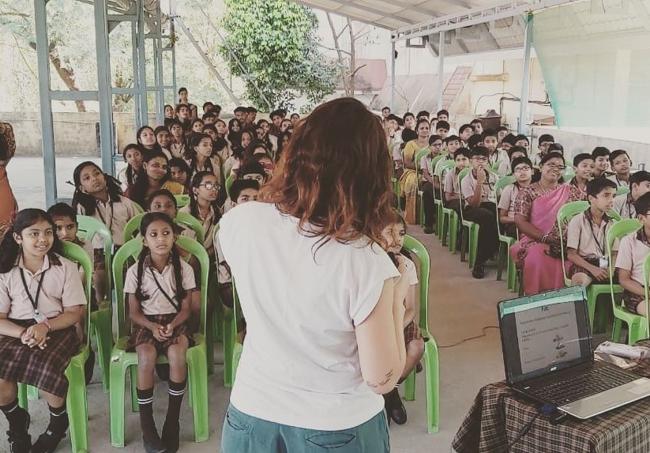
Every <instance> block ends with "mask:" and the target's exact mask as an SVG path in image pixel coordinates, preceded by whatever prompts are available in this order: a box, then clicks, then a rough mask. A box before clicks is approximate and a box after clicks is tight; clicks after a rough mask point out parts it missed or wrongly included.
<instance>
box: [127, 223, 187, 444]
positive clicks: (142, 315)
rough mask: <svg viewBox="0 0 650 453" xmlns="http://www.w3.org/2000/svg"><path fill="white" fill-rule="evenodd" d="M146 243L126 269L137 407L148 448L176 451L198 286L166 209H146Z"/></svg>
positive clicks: (143, 232)
mask: <svg viewBox="0 0 650 453" xmlns="http://www.w3.org/2000/svg"><path fill="white" fill-rule="evenodd" d="M140 235H141V236H142V238H143V243H144V247H143V248H142V252H140V256H139V257H138V262H137V263H136V264H134V265H132V266H131V267H129V269H128V270H127V272H126V278H125V281H124V296H125V298H126V300H127V301H128V307H129V318H130V320H131V323H132V326H133V328H132V332H131V336H130V338H129V342H128V348H129V349H130V350H135V352H136V353H137V355H138V368H137V374H138V380H137V392H138V406H139V408H140V426H141V429H142V440H143V443H144V449H145V451H147V452H161V453H162V452H176V451H178V444H179V417H180V408H181V403H182V401H183V395H184V394H185V384H186V382H187V365H186V361H185V355H186V352H187V349H188V347H189V346H190V342H191V338H190V333H189V328H188V319H189V317H190V313H191V311H190V309H191V296H192V292H193V290H194V289H195V288H196V284H195V281H194V272H193V271H192V267H191V266H190V265H189V264H187V263H186V262H184V261H183V260H181V259H180V255H179V253H178V249H177V248H176V245H175V240H176V226H175V224H174V222H173V221H172V219H170V218H169V216H167V215H166V214H163V213H147V214H145V215H144V217H143V218H142V223H141V224H140ZM159 354H165V355H166V356H167V359H168V360H169V405H168V407H167V416H166V418H165V423H164V425H163V429H162V436H159V434H158V430H157V429H156V424H155V422H154V419H153V387H154V375H153V372H154V368H155V365H156V359H157V357H158V355H159Z"/></svg>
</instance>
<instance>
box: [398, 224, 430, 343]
mask: <svg viewBox="0 0 650 453" xmlns="http://www.w3.org/2000/svg"><path fill="white" fill-rule="evenodd" d="M404 248H405V249H406V250H408V251H409V253H410V254H411V256H413V255H415V256H416V257H417V259H418V261H419V263H420V266H419V272H418V281H419V282H420V294H419V296H420V297H419V303H420V327H421V328H423V329H426V331H427V332H428V331H429V317H428V315H429V272H430V269H431V260H430V257H429V252H428V251H427V249H426V247H425V246H424V245H423V244H422V243H421V242H420V241H418V240H417V239H415V238H414V237H413V236H409V235H406V236H405V237H404Z"/></svg>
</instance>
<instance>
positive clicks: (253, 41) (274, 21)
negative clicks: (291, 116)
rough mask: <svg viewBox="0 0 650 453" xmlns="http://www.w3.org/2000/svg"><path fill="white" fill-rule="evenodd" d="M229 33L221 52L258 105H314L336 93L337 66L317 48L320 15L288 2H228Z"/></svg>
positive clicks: (226, 24) (226, 14)
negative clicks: (301, 101) (302, 100)
mask: <svg viewBox="0 0 650 453" xmlns="http://www.w3.org/2000/svg"><path fill="white" fill-rule="evenodd" d="M224 3H225V5H226V13H225V15H224V17H223V19H222V25H223V27H224V29H225V31H226V33H227V35H226V36H225V41H224V43H223V45H221V46H220V52H221V54H222V56H223V58H224V59H225V60H226V61H227V62H228V66H229V68H230V71H231V73H232V74H233V75H235V76H239V77H242V78H243V79H244V81H245V86H246V92H247V96H248V98H249V99H250V100H251V101H252V102H254V103H255V104H257V105H258V106H260V107H268V108H273V107H276V106H281V107H285V108H290V107H292V106H293V102H294V101H295V100H296V98H298V97H301V96H304V97H306V98H307V101H308V103H309V104H310V105H315V104H317V103H319V102H320V101H321V100H322V99H323V98H324V97H325V96H326V95H328V94H331V93H333V92H334V89H335V85H336V74H337V72H336V71H337V69H336V65H335V64H334V63H333V62H330V61H329V60H328V59H327V58H326V57H325V56H324V55H322V54H321V53H320V52H319V51H318V49H317V44H318V37H317V36H316V34H315V32H316V30H317V28H318V20H317V18H316V15H315V14H314V13H313V12H312V11H311V10H310V9H309V8H307V7H305V6H303V5H299V4H297V3H294V2H288V1H286V0H225V2H224Z"/></svg>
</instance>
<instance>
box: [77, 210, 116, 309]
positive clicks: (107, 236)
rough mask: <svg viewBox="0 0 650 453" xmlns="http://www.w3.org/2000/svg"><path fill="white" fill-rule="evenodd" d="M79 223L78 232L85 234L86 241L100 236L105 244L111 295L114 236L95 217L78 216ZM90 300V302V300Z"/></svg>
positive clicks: (107, 277) (105, 259)
mask: <svg viewBox="0 0 650 453" xmlns="http://www.w3.org/2000/svg"><path fill="white" fill-rule="evenodd" d="M77 223H78V225H79V227H78V231H79V232H82V233H83V239H84V241H92V239H93V237H94V236H95V235H99V237H101V238H102V241H103V242H104V269H106V270H107V272H106V287H107V288H108V291H109V295H110V290H111V288H112V286H111V285H112V283H111V275H110V274H111V273H110V268H111V262H112V260H113V235H112V233H111V232H110V231H109V230H108V227H107V226H106V225H105V224H104V222H102V221H100V220H98V219H96V218H94V217H90V216H87V215H80V214H77ZM92 259H94V257H93V258H92ZM93 268H94V267H93ZM91 286H92V285H91ZM109 299H110V298H109ZM88 300H89V301H90V299H88ZM98 302H99V301H98Z"/></svg>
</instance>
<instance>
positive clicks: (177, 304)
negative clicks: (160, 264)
mask: <svg viewBox="0 0 650 453" xmlns="http://www.w3.org/2000/svg"><path fill="white" fill-rule="evenodd" d="M149 270H150V271H151V275H153V281H154V282H156V286H157V287H158V289H159V290H160V292H161V293H163V296H165V299H167V302H169V303H170V304H171V305H172V307H174V310H176V312H179V311H181V304H179V303H176V301H175V300H174V298H173V297H170V295H169V294H167V291H165V290H164V289H163V288H162V286H161V285H160V283H159V282H158V279H157V278H156V272H154V270H153V269H149Z"/></svg>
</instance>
